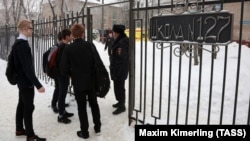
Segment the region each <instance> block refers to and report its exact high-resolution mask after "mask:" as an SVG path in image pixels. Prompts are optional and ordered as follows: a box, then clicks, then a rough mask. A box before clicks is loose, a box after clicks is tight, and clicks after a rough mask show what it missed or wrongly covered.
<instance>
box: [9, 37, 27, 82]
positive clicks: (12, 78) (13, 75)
mask: <svg viewBox="0 0 250 141" xmlns="http://www.w3.org/2000/svg"><path fill="white" fill-rule="evenodd" d="M23 41H24V40H22V39H18V40H16V41H15V43H14V44H13V45H12V47H11V51H10V54H9V56H8V62H7V67H6V71H5V75H6V77H7V80H8V81H9V83H10V84H11V85H16V84H17V81H18V72H17V70H16V67H15V62H14V51H13V50H14V47H15V46H16V45H17V44H18V43H20V42H23Z"/></svg>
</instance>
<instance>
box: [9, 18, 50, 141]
mask: <svg viewBox="0 0 250 141" xmlns="http://www.w3.org/2000/svg"><path fill="white" fill-rule="evenodd" d="M17 28H18V31H19V36H18V38H17V40H22V42H20V43H18V44H17V45H16V46H14V48H13V52H14V62H15V66H16V68H17V70H18V82H17V86H18V89H19V100H18V104H17V109H16V136H22V135H26V136H27V137H26V138H27V141H46V139H45V138H40V137H38V136H37V135H36V134H35V132H34V129H33V118H32V115H33V111H34V109H35V106H34V96H35V91H34V87H36V89H37V91H38V92H39V93H44V92H45V88H44V87H43V86H42V84H41V83H40V82H39V80H38V79H37V77H36V75H35V69H34V65H33V60H32V58H33V57H32V54H31V48H30V46H29V43H28V37H31V36H32V32H33V27H32V23H31V21H29V20H21V21H20V22H19V23H18V25H17ZM17 40H16V41H17ZM23 124H24V125H23Z"/></svg>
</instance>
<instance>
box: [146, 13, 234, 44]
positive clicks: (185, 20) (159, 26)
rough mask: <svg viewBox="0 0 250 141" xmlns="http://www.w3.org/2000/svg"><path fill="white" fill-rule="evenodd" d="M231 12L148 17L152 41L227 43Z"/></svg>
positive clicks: (230, 31) (229, 33)
mask: <svg viewBox="0 0 250 141" xmlns="http://www.w3.org/2000/svg"><path fill="white" fill-rule="evenodd" d="M232 21H233V14H232V13H229V12H227V11H223V12H209V13H195V14H189V13H188V14H185V13H184V14H181V15H163V16H154V17H152V18H151V19H150V34H149V35H150V36H149V37H150V40H151V41H153V42H159V41H161V42H175V43H176V42H180V43H183V42H192V43H203V44H223V45H225V44H229V43H230V42H231V39H232V35H233V34H232V31H233V22H232Z"/></svg>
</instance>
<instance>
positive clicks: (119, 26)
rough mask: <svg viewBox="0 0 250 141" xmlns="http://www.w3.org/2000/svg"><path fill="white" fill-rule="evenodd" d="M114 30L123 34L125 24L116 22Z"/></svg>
mask: <svg viewBox="0 0 250 141" xmlns="http://www.w3.org/2000/svg"><path fill="white" fill-rule="evenodd" d="M112 30H113V31H114V32H116V33H120V34H122V33H124V31H125V26H124V25H121V24H114V25H113V29H112Z"/></svg>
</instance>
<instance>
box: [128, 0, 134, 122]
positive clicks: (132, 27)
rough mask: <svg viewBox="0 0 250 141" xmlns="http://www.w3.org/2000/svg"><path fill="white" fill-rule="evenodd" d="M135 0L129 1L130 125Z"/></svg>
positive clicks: (132, 95)
mask: <svg viewBox="0 0 250 141" xmlns="http://www.w3.org/2000/svg"><path fill="white" fill-rule="evenodd" d="M133 5H134V0H131V1H130V2H129V62H130V67H129V94H128V96H129V97H128V118H129V125H130V124H131V123H132V118H131V115H132V114H133V108H134V99H135V43H134V42H135V40H134V34H133V33H134V30H135V24H134V14H133Z"/></svg>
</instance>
